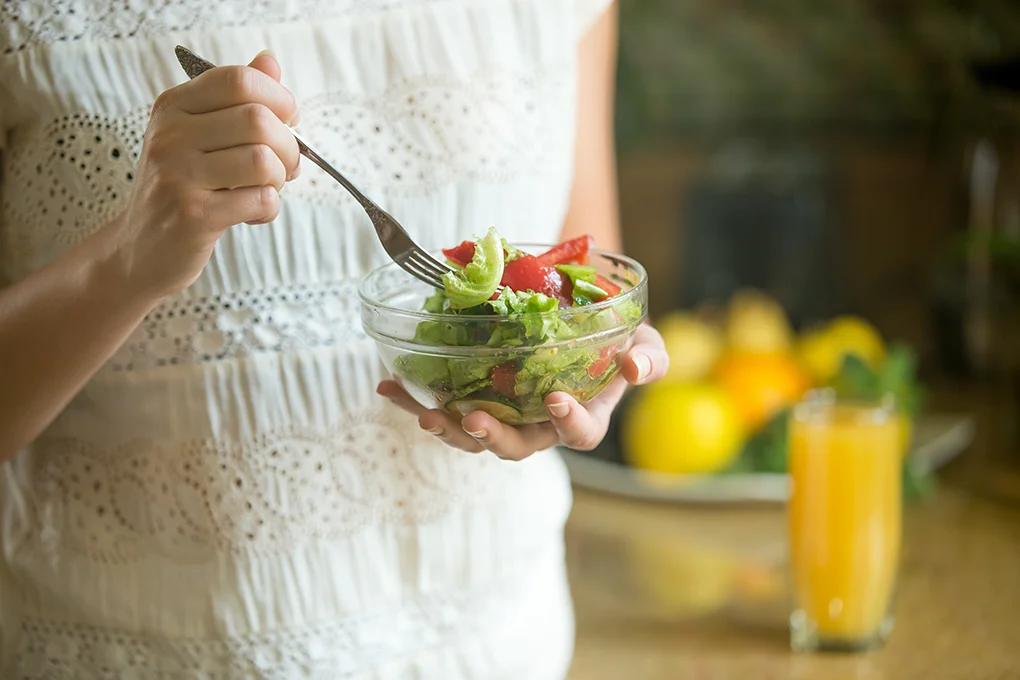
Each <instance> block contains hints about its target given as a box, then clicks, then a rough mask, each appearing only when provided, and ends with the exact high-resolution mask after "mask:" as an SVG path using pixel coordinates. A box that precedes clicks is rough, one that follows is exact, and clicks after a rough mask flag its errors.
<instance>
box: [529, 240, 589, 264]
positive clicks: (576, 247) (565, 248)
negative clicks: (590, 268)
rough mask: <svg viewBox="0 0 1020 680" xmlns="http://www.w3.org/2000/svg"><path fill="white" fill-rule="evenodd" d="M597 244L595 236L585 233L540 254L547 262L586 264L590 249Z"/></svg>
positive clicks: (540, 257) (542, 259)
mask: <svg viewBox="0 0 1020 680" xmlns="http://www.w3.org/2000/svg"><path fill="white" fill-rule="evenodd" d="M594 245H595V238H594V237H593V236H589V235H588V234H585V235H584V236H578V237H577V238H572V239H570V240H569V241H564V242H563V243H560V244H559V245H556V246H553V247H552V248H550V249H549V250H547V251H546V252H544V253H542V254H541V255H539V256H538V259H540V260H541V261H542V262H543V263H545V264H550V265H555V264H584V263H585V262H587V261H588V251H589V250H591V249H592V248H593V247H594Z"/></svg>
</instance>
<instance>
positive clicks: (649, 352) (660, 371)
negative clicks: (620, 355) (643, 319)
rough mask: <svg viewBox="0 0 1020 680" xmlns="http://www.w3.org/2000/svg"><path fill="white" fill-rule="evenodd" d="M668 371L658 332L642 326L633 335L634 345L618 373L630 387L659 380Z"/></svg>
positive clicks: (663, 345) (662, 344)
mask: <svg viewBox="0 0 1020 680" xmlns="http://www.w3.org/2000/svg"><path fill="white" fill-rule="evenodd" d="M668 370H669V354H668V353H667V352H666V345H665V343H663V341H662V336H661V335H659V331H657V330H655V329H654V328H652V327H651V326H649V325H647V324H642V325H641V326H640V327H639V328H638V329H637V332H635V333H634V344H633V345H632V346H631V349H630V351H629V352H628V353H627V357H626V359H624V362H623V366H621V368H620V372H621V373H623V377H624V378H626V379H627V382H629V383H630V384H632V385H645V384H648V383H652V382H655V381H657V380H661V379H662V378H663V377H665V375H666V371H668Z"/></svg>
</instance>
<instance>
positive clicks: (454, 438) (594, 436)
mask: <svg viewBox="0 0 1020 680" xmlns="http://www.w3.org/2000/svg"><path fill="white" fill-rule="evenodd" d="M668 368H669V355H667V354H666V347H665V345H664V344H663V342H662V336H661V335H659V332H658V331H656V330H655V329H654V328H652V327H651V326H649V325H647V324H643V325H642V326H641V327H640V328H638V330H637V332H636V333H635V334H634V343H633V345H632V346H631V349H630V351H629V352H627V355H626V357H625V358H624V360H623V366H622V367H621V370H620V375H619V376H617V378H616V379H615V380H613V382H611V383H610V384H609V385H608V386H607V387H606V388H605V389H604V390H603V391H602V393H601V394H600V395H599V396H598V397H596V398H595V399H593V400H592V401H590V402H588V403H587V404H585V405H584V406H582V405H581V404H579V403H578V402H577V400H575V399H574V398H573V397H571V396H569V395H567V394H564V393H563V392H554V393H552V394H550V395H549V396H548V397H546V399H545V408H546V411H547V412H548V413H549V422H546V423H536V424H532V425H517V426H512V425H506V424H504V423H501V422H499V421H498V420H496V419H495V418H493V417H492V416H491V415H489V414H488V413H485V412H483V411H475V412H473V413H470V414H468V415H466V416H464V418H463V420H461V421H459V422H458V421H457V420H456V419H454V418H452V417H451V416H449V415H447V414H446V413H443V412H442V411H439V410H436V409H426V408H425V407H424V406H422V405H421V404H419V403H418V402H417V401H415V400H414V398H412V397H411V396H410V395H409V394H408V393H407V392H405V391H404V390H403V388H401V387H400V385H399V384H397V382H396V381H393V380H385V381H383V382H382V383H380V384H379V388H378V390H377V391H378V392H379V394H381V395H382V396H384V397H386V398H387V399H389V400H390V401H392V402H393V403H394V404H396V405H397V406H399V407H401V408H402V409H404V410H405V411H409V412H411V413H413V414H414V415H417V416H418V425H419V426H420V427H421V428H422V429H423V430H425V431H427V432H430V433H432V434H434V435H435V436H437V437H439V438H440V439H442V440H443V441H444V442H446V443H447V444H449V445H450V446H455V447H457V448H460V449H463V450H465V451H470V452H473V453H478V452H480V451H485V450H488V451H492V452H493V453H495V454H496V455H497V456H499V457H500V458H505V459H507V460H523V459H525V458H527V457H528V456H530V455H531V454H533V453H535V452H536V451H543V450H545V449H548V448H551V447H553V446H557V445H560V444H562V445H564V446H568V447H570V448H572V449H577V450H580V451H590V450H591V449H593V448H595V447H596V446H598V445H599V443H600V442H601V441H602V438H603V437H605V436H606V430H607V429H608V427H609V416H610V415H611V414H612V413H613V410H614V409H615V408H616V406H617V404H618V403H619V402H620V398H621V397H623V393H624V391H625V390H626V389H627V385H628V384H630V385H645V384H648V383H651V382H655V381H656V380H659V379H660V378H662V377H663V376H664V375H665V374H666V370H667V369H668Z"/></svg>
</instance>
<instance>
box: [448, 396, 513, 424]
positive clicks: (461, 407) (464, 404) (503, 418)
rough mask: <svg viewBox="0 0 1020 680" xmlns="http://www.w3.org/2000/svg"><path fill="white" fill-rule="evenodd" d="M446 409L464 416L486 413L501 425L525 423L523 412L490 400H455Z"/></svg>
mask: <svg viewBox="0 0 1020 680" xmlns="http://www.w3.org/2000/svg"><path fill="white" fill-rule="evenodd" d="M446 408H447V409H448V410H450V411H453V412H455V413H459V414H460V415H462V416H466V415H467V414H469V413H471V412H473V411H485V412H486V413H488V414H489V415H490V416H492V417H493V418H495V419H496V420H498V421H499V422H501V423H507V424H508V425H518V424H521V423H523V422H524V417H523V416H522V415H521V412H520V411H518V410H517V409H515V408H514V407H513V406H510V405H509V404H504V403H503V402H501V401H490V400H489V399H454V400H453V401H451V402H450V403H448V404H447V405H446Z"/></svg>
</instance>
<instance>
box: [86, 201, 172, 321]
mask: <svg viewBox="0 0 1020 680" xmlns="http://www.w3.org/2000/svg"><path fill="white" fill-rule="evenodd" d="M126 228H127V223H126V215H124V214H122V215H121V216H120V217H118V218H116V219H115V220H114V221H113V222H110V223H109V224H107V225H106V226H104V227H102V228H101V229H99V230H98V231H96V232H95V233H94V234H93V235H92V236H91V237H89V239H88V240H87V241H86V243H85V244H84V246H85V250H86V258H85V265H84V267H83V272H82V274H83V279H84V280H83V285H84V286H85V287H86V289H87V290H88V291H89V292H90V293H91V295H90V297H92V298H93V299H96V300H102V301H103V302H104V303H105V304H108V305H112V306H113V308H114V309H118V310H122V311H123V312H124V313H125V314H129V315H132V316H138V317H139V318H141V317H144V316H145V315H146V314H148V313H149V312H150V311H152V309H153V308H154V307H156V305H158V304H159V303H160V301H161V300H162V299H163V296H162V295H158V294H155V293H153V292H150V291H148V290H147V289H146V288H145V287H144V286H143V285H141V283H140V282H139V281H138V277H137V276H136V275H135V274H134V272H135V267H133V266H132V258H131V256H130V251H129V249H128V248H126V247H125V246H124V238H123V234H124V232H125V231H126Z"/></svg>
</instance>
